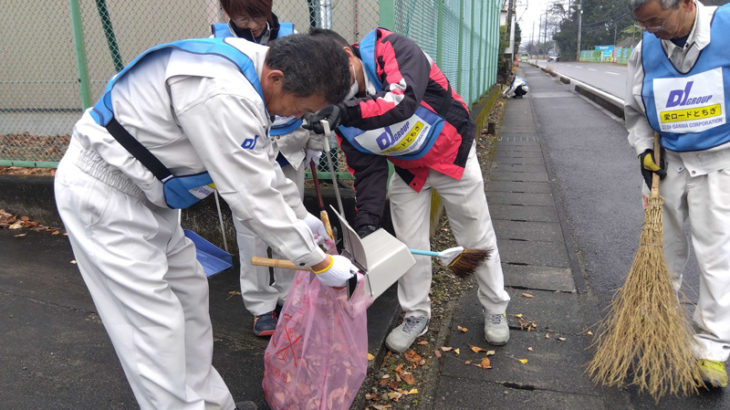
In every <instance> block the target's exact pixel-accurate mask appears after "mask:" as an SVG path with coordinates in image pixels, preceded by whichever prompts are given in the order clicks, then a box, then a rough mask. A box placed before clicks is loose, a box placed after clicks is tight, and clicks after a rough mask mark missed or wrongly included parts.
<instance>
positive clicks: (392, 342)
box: [385, 316, 428, 353]
mask: <svg viewBox="0 0 730 410" xmlns="http://www.w3.org/2000/svg"><path fill="white" fill-rule="evenodd" d="M427 331H428V318H427V317H426V316H406V318H405V320H404V321H403V323H401V324H400V325H399V326H398V327H396V328H395V329H393V330H391V331H390V334H388V337H387V338H386V339H385V345H386V346H387V347H388V349H390V350H392V351H394V352H398V353H403V352H405V351H406V350H408V348H409V347H410V346H411V345H412V344H413V342H414V341H415V340H416V338H417V337H418V336H421V335H423V334H425V333H426V332H427Z"/></svg>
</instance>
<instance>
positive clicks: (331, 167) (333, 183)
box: [320, 120, 345, 218]
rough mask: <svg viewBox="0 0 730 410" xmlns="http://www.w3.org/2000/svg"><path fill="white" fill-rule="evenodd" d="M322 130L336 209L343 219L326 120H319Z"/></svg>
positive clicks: (342, 208) (343, 213)
mask: <svg viewBox="0 0 730 410" xmlns="http://www.w3.org/2000/svg"><path fill="white" fill-rule="evenodd" d="M320 123H321V124H322V128H324V150H325V155H326V156H327V165H328V166H329V168H330V174H331V176H332V188H334V189H335V198H336V199H337V207H338V208H339V211H340V214H341V215H342V217H343V218H344V217H345V207H344V206H342V198H341V197H340V188H339V186H337V175H335V167H334V165H332V156H331V155H330V141H329V136H330V134H331V133H332V130H330V123H329V122H328V121H327V120H321V121H320Z"/></svg>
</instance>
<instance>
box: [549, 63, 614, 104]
mask: <svg viewBox="0 0 730 410" xmlns="http://www.w3.org/2000/svg"><path fill="white" fill-rule="evenodd" d="M539 65H540V66H541V67H546V68H550V69H552V70H554V71H556V72H559V73H561V74H563V75H565V76H568V77H570V78H574V79H576V80H578V81H581V82H584V83H586V84H589V85H591V86H593V87H596V88H598V89H599V90H602V91H605V92H607V93H609V94H611V95H613V96H616V97H619V98H621V99H623V98H624V95H625V92H626V66H625V65H620V64H609V63H605V64H604V63H579V62H575V61H570V62H555V61H551V62H546V61H540V62H539Z"/></svg>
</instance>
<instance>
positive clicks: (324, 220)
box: [309, 154, 335, 240]
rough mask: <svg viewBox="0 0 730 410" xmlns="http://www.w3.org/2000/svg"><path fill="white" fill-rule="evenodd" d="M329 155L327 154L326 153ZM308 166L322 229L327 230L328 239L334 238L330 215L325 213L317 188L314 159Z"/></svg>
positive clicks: (317, 180)
mask: <svg viewBox="0 0 730 410" xmlns="http://www.w3.org/2000/svg"><path fill="white" fill-rule="evenodd" d="M328 155H329V154H328ZM309 166H310V168H311V169H312V180H314V190H315V191H316V192H317V201H319V219H321V220H322V223H323V224H324V229H325V230H326V231H327V235H329V237H330V239H332V240H335V235H334V234H333V233H332V225H331V224H330V216H329V215H328V214H327V210H326V209H325V208H324V201H323V200H322V192H321V191H320V190H319V177H318V176H317V165H315V163H314V161H310V162H309Z"/></svg>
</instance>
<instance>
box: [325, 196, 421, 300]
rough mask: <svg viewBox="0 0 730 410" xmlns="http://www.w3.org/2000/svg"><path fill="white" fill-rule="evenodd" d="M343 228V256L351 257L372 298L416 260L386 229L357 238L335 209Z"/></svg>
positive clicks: (393, 281)
mask: <svg viewBox="0 0 730 410" xmlns="http://www.w3.org/2000/svg"><path fill="white" fill-rule="evenodd" d="M330 208H332V211H333V212H334V213H335V215H337V218H338V219H339V220H340V226H341V227H342V244H343V247H344V248H343V251H342V254H343V255H345V256H347V257H348V258H350V260H352V262H353V263H354V264H355V265H357V267H358V268H360V269H361V270H362V272H363V273H364V274H365V284H366V290H367V292H368V293H369V295H370V296H371V297H372V298H373V299H375V298H377V297H378V296H380V295H381V294H383V292H385V291H386V290H387V289H388V288H390V286H391V285H393V284H394V283H395V282H396V281H397V280H398V279H400V277H401V276H403V274H404V273H406V271H407V270H408V269H409V268H410V267H411V266H413V265H415V263H416V260H415V259H414V258H413V255H411V252H410V251H409V250H408V247H407V246H406V245H405V244H404V243H403V242H401V241H399V240H398V239H396V238H395V237H394V236H393V235H391V234H389V233H388V232H387V231H386V230H385V229H382V228H381V229H378V230H377V231H375V232H373V233H371V234H370V235H368V236H366V237H365V238H362V239H360V237H359V236H357V233H356V232H355V230H354V229H352V227H351V226H350V225H349V224H348V223H347V221H346V220H345V218H344V217H343V216H342V215H340V214H339V213H338V212H337V211H336V210H335V208H333V207H332V206H330Z"/></svg>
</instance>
